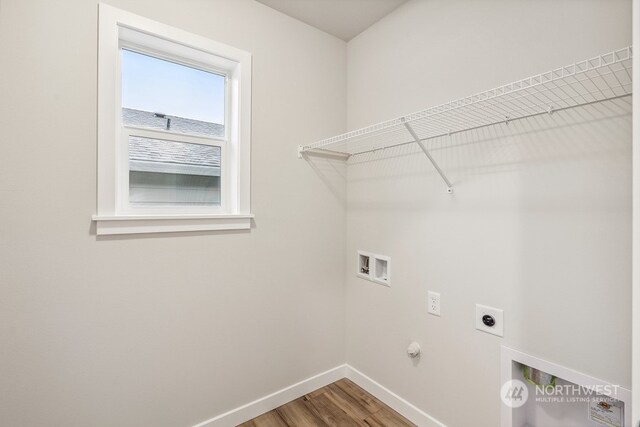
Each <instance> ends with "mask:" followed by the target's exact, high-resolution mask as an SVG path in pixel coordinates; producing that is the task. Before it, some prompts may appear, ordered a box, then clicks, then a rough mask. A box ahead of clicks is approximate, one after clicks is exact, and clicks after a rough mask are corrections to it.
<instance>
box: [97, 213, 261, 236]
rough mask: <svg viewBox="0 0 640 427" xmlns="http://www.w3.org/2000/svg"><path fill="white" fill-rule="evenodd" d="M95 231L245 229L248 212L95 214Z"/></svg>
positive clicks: (106, 232)
mask: <svg viewBox="0 0 640 427" xmlns="http://www.w3.org/2000/svg"><path fill="white" fill-rule="evenodd" d="M92 218H93V220H94V221H95V222H96V234H97V235H98V236H103V235H112V234H141V233H172V232H185V231H216V230H248V229H250V228H251V219H252V218H253V215H251V214H238V215H121V216H104V215H94V216H93V217H92Z"/></svg>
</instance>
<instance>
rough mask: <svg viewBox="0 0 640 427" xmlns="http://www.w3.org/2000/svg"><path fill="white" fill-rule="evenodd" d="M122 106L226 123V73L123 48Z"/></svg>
mask: <svg viewBox="0 0 640 427" xmlns="http://www.w3.org/2000/svg"><path fill="white" fill-rule="evenodd" d="M121 52H122V106H123V107H124V108H131V109H134V110H142V111H149V112H151V113H161V114H167V115H170V116H177V117H184V118H188V119H193V120H200V121H204V122H210V123H220V124H224V105H225V102H224V80H225V79H224V77H223V76H220V75H217V74H214V73H209V72H206V71H202V70H198V69H195V68H191V67H187V66H184V65H180V64H176V63H174V62H170V61H165V60H162V59H158V58H154V57H151V56H148V55H143V54H140V53H136V52H132V51H130V50H126V49H122V51H121Z"/></svg>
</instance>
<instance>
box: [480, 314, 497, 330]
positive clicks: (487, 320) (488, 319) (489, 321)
mask: <svg viewBox="0 0 640 427" xmlns="http://www.w3.org/2000/svg"><path fill="white" fill-rule="evenodd" d="M482 323H484V324H485V326H488V327H490V328H493V327H494V326H495V324H496V319H494V317H493V316H491V315H490V314H485V315H484V316H482Z"/></svg>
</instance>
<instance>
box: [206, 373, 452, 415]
mask: <svg viewBox="0 0 640 427" xmlns="http://www.w3.org/2000/svg"><path fill="white" fill-rule="evenodd" d="M342 378H348V379H350V380H351V381H353V382H354V383H356V384H357V385H359V386H360V387H362V388H363V389H365V390H366V391H368V392H369V393H371V394H372V395H374V396H375V397H377V398H378V399H380V400H381V401H382V402H383V403H385V404H387V405H389V406H390V407H391V408H393V409H394V410H395V411H397V412H398V413H399V414H401V415H402V416H404V417H405V418H407V419H408V420H410V421H411V422H413V423H414V424H416V425H418V426H419V427H446V426H445V425H444V424H443V423H441V422H440V421H438V420H436V419H435V418H433V417H432V416H431V415H429V414H427V413H426V412H424V411H422V410H421V409H419V408H417V407H416V406H414V405H413V404H411V403H409V402H407V401H406V400H404V399H403V398H402V397H400V396H398V395H397V394H395V393H394V392H392V391H391V390H389V389H388V388H386V387H384V386H383V385H381V384H380V383H377V382H376V381H374V380H372V379H371V378H369V377H368V376H366V375H365V374H363V373H362V372H360V371H358V370H357V369H355V368H353V367H351V366H349V365H346V364H345V365H340V366H337V367H335V368H333V369H330V370H328V371H326V372H323V373H321V374H318V375H314V376H313V377H311V378H307V379H306V380H303V381H300V382H299V383H297V384H293V385H291V386H289V387H285V388H283V389H282V390H278V391H276V392H274V393H271V394H270V395H268V396H265V397H262V398H260V399H257V400H254V401H253V402H250V403H247V404H246V405H242V406H240V407H238V408H235V409H232V410H231V411H229V412H225V413H224V414H221V415H218V416H216V417H213V418H211V419H208V420H206V421H203V422H201V423H200V424H197V425H195V426H193V427H234V426H237V425H238V424H242V423H244V422H246V421H249V420H251V419H253V418H255V417H257V416H260V415H262V414H264V413H265V412H269V411H271V410H272V409H275V408H277V407H278V406H281V405H284V404H285V403H288V402H291V401H292V400H295V399H297V398H299V397H302V396H304V395H305V394H307V393H310V392H312V391H314V390H317V389H319V388H322V387H324V386H326V385H329V384H331V383H333V382H336V381H338V380H340V379H342Z"/></svg>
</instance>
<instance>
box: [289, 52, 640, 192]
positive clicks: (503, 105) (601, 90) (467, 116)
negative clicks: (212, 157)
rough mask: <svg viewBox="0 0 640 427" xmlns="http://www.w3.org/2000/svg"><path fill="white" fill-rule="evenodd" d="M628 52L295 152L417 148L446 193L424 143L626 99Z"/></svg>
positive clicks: (346, 154)
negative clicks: (405, 146)
mask: <svg viewBox="0 0 640 427" xmlns="http://www.w3.org/2000/svg"><path fill="white" fill-rule="evenodd" d="M632 60H633V48H632V47H631V46H629V47H626V48H624V49H619V50H615V51H612V52H609V53H606V54H603V55H599V56H596V57H594V58H591V59H586V60H583V61H579V62H575V63H573V64H571V65H567V66H564V67H560V68H556V69H554V70H551V71H548V72H546V73H542V74H537V75H535V76H531V77H527V78H525V79H522V80H518V81H515V82H513V83H509V84H507V85H504V86H500V87H497V88H494V89H490V90H487V91H484V92H480V93H477V94H475V95H471V96H468V97H466V98H461V99H457V100H454V101H450V102H447V103H445V104H441V105H437V106H434V107H431V108H427V109H426V110H422V111H418V112H415V113H412V114H408V115H406V116H402V117H398V118H396V119H393V120H388V121H385V122H381V123H377V124H374V125H371V126H368V127H365V128H361V129H356V130H353V131H351V132H347V133H343V134H341V135H336V136H333V137H331V138H327V139H323V140H321V141H317V142H315V143H312V144H308V145H300V146H298V157H299V158H304V156H305V155H307V154H315V155H331V156H332V157H337V158H342V159H344V160H349V159H350V158H351V157H353V156H357V155H361V154H365V153H371V152H374V151H378V150H384V149H387V148H392V147H399V146H403V145H407V144H417V145H418V146H419V147H420V149H421V150H422V152H423V153H424V154H425V155H426V156H427V159H428V160H429V161H430V162H431V164H432V165H433V167H434V168H435V170H436V171H437V172H438V174H439V175H440V177H441V178H442V180H443V181H444V182H445V184H446V185H447V192H449V193H451V192H452V191H453V190H452V189H453V186H452V184H451V181H449V179H448V178H447V176H446V175H445V174H444V172H443V171H442V169H441V168H440V167H439V166H438V164H437V163H436V161H435V160H434V158H433V156H431V154H430V153H429V150H428V149H427V146H426V144H425V142H426V141H429V140H432V139H436V138H441V137H443V136H447V135H448V136H451V135H455V134H457V133H461V132H468V131H470V130H476V129H481V128H485V127H489V126H494V125H498V124H505V125H509V123H511V122H514V121H517V120H522V119H526V118H530V117H535V116H539V115H543V114H548V115H552V114H554V113H556V112H558V111H563V110H567V109H571V108H575V107H580V106H586V105H591V104H595V103H599V102H603V101H607V100H614V99H620V98H624V97H628V96H631V95H632V77H631V74H632Z"/></svg>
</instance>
